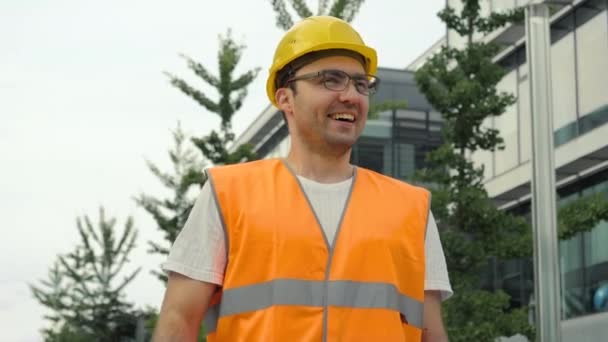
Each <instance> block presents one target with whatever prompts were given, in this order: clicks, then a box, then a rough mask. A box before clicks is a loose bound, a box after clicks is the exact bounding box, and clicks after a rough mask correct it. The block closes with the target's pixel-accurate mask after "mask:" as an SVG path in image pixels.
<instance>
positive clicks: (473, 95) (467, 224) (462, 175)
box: [416, 0, 608, 342]
mask: <svg viewBox="0 0 608 342" xmlns="http://www.w3.org/2000/svg"><path fill="white" fill-rule="evenodd" d="M439 17H440V18H441V19H442V20H443V21H444V22H445V23H446V26H447V27H448V28H449V29H451V30H454V31H455V32H457V33H458V34H459V35H460V36H464V37H466V38H467V39H466V46H465V47H464V48H463V49H457V48H454V47H443V48H442V49H441V51H439V52H438V53H437V54H436V55H434V56H433V57H431V58H430V59H429V60H428V61H427V63H426V64H425V65H424V66H423V67H422V68H420V69H419V70H418V71H417V73H416V82H417V84H418V86H419V88H420V89H421V91H422V92H423V93H424V94H425V95H426V97H427V99H428V100H429V102H430V103H431V105H432V106H433V107H434V108H435V109H436V110H438V111H439V112H441V113H442V114H443V118H444V128H443V132H442V133H443V138H444V144H443V145H442V146H441V147H440V148H438V149H437V150H435V151H433V152H431V153H429V155H428V156H427V159H428V161H429V163H430V165H431V166H430V167H428V168H427V169H424V170H421V171H420V172H419V174H418V177H419V178H420V179H421V180H423V181H425V182H428V183H430V184H433V185H434V189H433V211H434V213H435V215H436V216H437V217H438V219H439V220H438V221H439V225H440V228H441V229H440V231H441V238H442V241H443V244H444V249H445V254H446V261H447V263H448V269H449V270H450V277H451V280H452V285H453V287H454V290H455V295H454V297H453V298H452V299H450V300H449V301H448V302H446V305H445V312H444V315H445V321H446V325H447V329H448V334H449V336H450V341H456V342H458V341H493V340H495V339H496V338H497V337H499V336H512V335H515V334H517V333H521V334H523V335H525V336H527V337H528V338H529V339H531V340H533V339H534V328H533V327H532V326H530V325H529V324H528V318H527V313H526V310H527V309H526V308H513V307H510V304H509V296H508V294H506V293H505V292H503V291H502V290H496V291H486V290H483V289H482V279H481V277H480V275H481V274H483V272H484V267H485V266H486V265H487V264H488V261H489V260H491V259H492V258H499V259H500V260H507V259H512V258H520V257H526V258H529V257H530V256H531V254H532V240H531V239H532V237H531V227H530V226H529V224H528V222H526V221H525V219H524V218H522V217H516V216H513V215H511V214H510V213H508V212H504V211H500V210H498V209H497V208H496V207H495V205H494V204H493V203H492V201H491V199H490V198H489V197H488V194H487V192H486V191H485V189H484V187H483V171H484V168H483V165H481V166H475V165H474V163H473V162H472V161H471V159H470V158H469V157H470V155H471V154H474V153H475V152H477V151H495V150H497V149H502V148H504V143H503V140H502V138H501V137H500V136H499V131H498V130H496V129H493V128H487V127H484V125H483V123H484V120H486V118H489V117H491V116H499V115H501V114H502V113H503V112H504V111H505V109H506V108H507V107H508V106H510V105H512V104H514V103H515V101H516V99H515V97H514V96H513V95H512V94H507V93H499V92H498V91H497V89H496V85H497V83H498V82H499V81H500V80H501V79H502V78H503V76H504V75H505V70H504V69H502V67H500V66H499V65H497V64H495V63H493V61H492V59H493V57H494V56H495V55H496V53H497V52H498V50H499V47H498V46H496V45H495V44H492V43H485V42H483V41H475V40H474V39H473V37H474V34H475V33H482V34H487V33H490V32H492V31H494V30H495V29H497V28H499V27H501V26H504V25H506V24H508V23H513V22H518V21H521V20H522V19H523V12H522V10H521V9H516V10H512V11H507V12H503V13H492V14H491V15H490V16H488V17H481V16H480V5H479V1H478V0H464V1H463V9H462V11H461V12H460V13H456V11H455V10H454V9H453V8H450V7H446V8H445V9H444V10H443V11H441V12H440V13H439ZM602 219H608V199H606V197H605V196H602V195H594V196H592V197H587V198H583V199H581V200H579V201H575V202H573V203H571V204H568V205H566V206H564V207H563V208H561V210H560V212H559V219H558V224H559V237H560V239H567V238H570V237H572V236H573V235H575V234H577V233H579V232H583V231H588V230H590V229H592V228H593V227H595V225H596V224H597V223H598V222H599V221H600V220H602Z"/></svg>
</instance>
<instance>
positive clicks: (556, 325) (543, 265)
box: [526, 3, 561, 342]
mask: <svg viewBox="0 0 608 342" xmlns="http://www.w3.org/2000/svg"><path fill="white" fill-rule="evenodd" d="M549 18H550V15H549V7H548V5H547V4H544V3H540V4H532V5H529V6H528V7H527V8H526V54H527V57H528V58H527V59H528V67H529V75H530V99H531V103H532V112H531V113H532V170H533V171H532V172H533V175H532V217H533V225H534V278H535V281H534V287H535V299H536V300H535V301H536V327H537V337H538V341H541V342H560V341H561V307H560V300H561V296H560V272H559V253H558V248H557V247H558V237H557V225H556V221H557V219H556V214H555V213H556V209H555V162H554V149H553V109H552V100H551V58H550V46H551V36H550V32H549V24H550V22H549Z"/></svg>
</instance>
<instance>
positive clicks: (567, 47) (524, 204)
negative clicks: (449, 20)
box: [235, 0, 608, 341]
mask: <svg viewBox="0 0 608 342" xmlns="http://www.w3.org/2000/svg"><path fill="white" fill-rule="evenodd" d="M528 2H529V1H519V0H488V1H483V2H482V4H483V11H484V12H485V13H489V12H490V11H500V10H504V9H510V8H514V7H516V6H523V5H525V4H526V3H528ZM447 3H448V4H449V5H450V6H451V7H453V8H455V9H456V10H458V9H459V8H461V4H460V1H458V0H448V1H447ZM551 22H552V24H551V60H552V65H551V71H552V84H553V85H552V91H553V119H554V129H555V134H554V140H555V165H556V181H557V194H558V196H557V197H558V206H562V205H565V204H567V203H569V202H570V201H572V200H574V199H576V198H579V197H581V196H585V195H587V194H592V193H602V194H604V195H606V196H608V0H578V1H576V0H575V1H570V2H564V3H562V4H558V5H554V6H553V7H552V19H551ZM524 36H525V28H524V26H523V23H522V24H521V25H511V26H509V27H505V28H502V29H499V30H497V31H496V32H493V33H491V34H489V35H487V36H478V37H477V39H484V40H487V41H494V42H496V43H498V44H500V45H501V47H502V48H501V51H500V52H499V53H498V55H497V56H496V57H495V61H496V63H499V64H501V65H502V66H504V67H505V68H506V70H507V71H508V72H507V74H506V76H505V77H504V78H503V79H502V81H501V82H500V83H499V85H498V88H499V89H500V90H502V91H505V92H509V93H512V94H514V95H515V96H516V97H517V103H515V104H514V105H512V106H511V107H509V108H508V109H507V110H506V112H505V113H504V114H503V115H501V116H499V117H494V118H490V119H488V120H487V121H486V123H485V124H486V125H487V126H488V127H494V128H496V129H498V130H500V132H501V136H502V137H503V139H504V141H505V146H506V147H505V149H504V150H500V151H495V152H479V153H476V154H475V155H473V156H472V158H473V160H474V161H475V162H476V163H478V164H483V165H484V166H485V185H486V189H487V191H488V193H489V195H490V196H491V197H492V198H493V199H494V200H495V202H496V203H497V205H498V206H499V207H501V208H502V209H504V210H510V211H514V212H517V213H520V214H523V215H528V216H529V215H530V180H531V174H532V165H531V164H532V163H531V156H532V148H531V127H530V125H531V119H530V118H531V115H532V113H531V112H530V90H529V78H528V65H527V62H526V52H525V51H526V50H525V49H526V48H525V37H524ZM464 43H465V41H464V40H463V39H462V38H461V37H459V36H458V35H456V34H454V33H453V32H449V31H448V32H446V36H445V37H444V38H442V39H441V40H440V41H439V42H437V43H436V44H435V45H433V46H431V47H430V48H429V50H428V51H426V52H425V53H424V54H422V55H421V56H420V58H418V59H417V60H415V61H414V62H413V63H412V64H410V65H409V66H408V67H406V68H405V69H403V70H396V69H387V68H380V69H379V71H378V76H379V78H380V79H381V80H382V83H381V87H380V90H379V92H378V93H377V94H376V95H375V96H374V98H373V99H372V102H375V103H381V102H384V101H387V100H388V101H403V100H405V101H407V103H408V107H407V109H405V110H392V111H386V112H382V113H379V114H378V116H377V118H376V119H373V120H370V121H368V124H367V127H366V128H365V130H364V132H363V135H362V137H361V139H360V141H359V142H358V143H357V145H356V146H355V147H354V149H353V156H352V160H353V162H354V163H355V164H358V165H360V166H363V167H367V168H370V169H373V170H376V171H379V172H382V173H384V174H388V175H392V176H393V177H396V178H400V179H404V180H407V179H408V178H409V177H410V176H411V175H412V173H413V171H414V170H415V169H416V168H419V167H422V166H424V156H425V154H426V153H427V152H428V151H430V150H432V149H433V148H435V147H437V146H439V144H441V134H440V129H441V122H442V120H441V114H440V113H437V112H436V111H434V110H433V109H432V108H431V106H430V105H429V104H428V102H427V101H426V99H425V98H424V96H423V95H422V94H421V93H420V92H419V90H418V89H417V87H416V85H415V82H414V80H413V73H414V71H415V70H416V69H417V68H419V67H420V66H421V65H422V64H423V63H424V61H425V59H426V58H427V57H428V56H430V55H432V53H434V52H435V51H437V50H438V49H439V48H440V47H441V46H442V45H444V44H448V45H450V46H456V47H459V46H463V44H464ZM241 143H251V144H252V145H253V146H254V150H255V151H256V152H257V153H258V155H259V156H260V157H283V156H285V155H286V154H287V151H288V149H289V137H288V133H287V127H286V126H285V123H284V122H283V118H282V116H281V114H280V112H278V111H277V110H276V109H275V108H274V107H272V106H269V107H268V108H266V109H265V110H264V112H262V113H261V114H260V116H259V117H258V118H257V119H256V120H255V121H254V122H253V123H252V124H251V126H250V127H249V128H248V129H247V130H246V131H245V132H244V133H243V134H242V135H241V136H240V137H239V138H238V139H237V141H236V143H235V146H238V145H239V144H241ZM559 249H560V272H561V287H562V319H563V322H562V329H563V341H573V340H575V339H576V340H581V341H605V340H608V337H606V336H608V324H607V323H608V222H602V223H600V224H598V225H597V226H596V227H595V228H594V229H592V230H591V231H589V232H586V233H582V234H578V235H576V236H574V237H572V238H571V239H569V240H566V241H560V244H559ZM486 283H487V284H486V286H487V287H488V288H489V289H496V288H501V289H503V290H505V291H506V292H507V293H509V294H510V295H511V298H512V305H514V306H522V305H533V301H534V299H533V292H534V285H533V284H534V283H533V263H532V260H530V259H527V260H511V261H507V262H496V263H493V264H491V265H490V266H489V267H488V270H487V281H486ZM603 294H604V295H603ZM531 319H532V318H531Z"/></svg>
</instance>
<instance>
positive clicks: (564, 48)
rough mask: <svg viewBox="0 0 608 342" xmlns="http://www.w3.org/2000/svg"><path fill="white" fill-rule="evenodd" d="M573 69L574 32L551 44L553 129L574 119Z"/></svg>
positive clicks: (574, 92)
mask: <svg viewBox="0 0 608 342" xmlns="http://www.w3.org/2000/svg"><path fill="white" fill-rule="evenodd" d="M574 69H575V65H574V34H572V33H569V34H568V35H566V36H564V37H563V38H562V39H560V40H559V41H557V42H555V43H554V44H553V45H552V46H551V76H552V87H553V94H552V97H553V128H554V129H555V130H558V129H560V128H562V127H564V126H566V125H567V124H569V123H571V122H573V121H576V88H575V82H576V80H575V70H574Z"/></svg>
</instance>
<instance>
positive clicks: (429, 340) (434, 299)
mask: <svg viewBox="0 0 608 342" xmlns="http://www.w3.org/2000/svg"><path fill="white" fill-rule="evenodd" d="M423 326H424V330H423V333H422V341H423V342H447V341H448V335H447V333H446V332H445V328H444V327H443V320H442V319H441V292H440V291H424V317H423Z"/></svg>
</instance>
